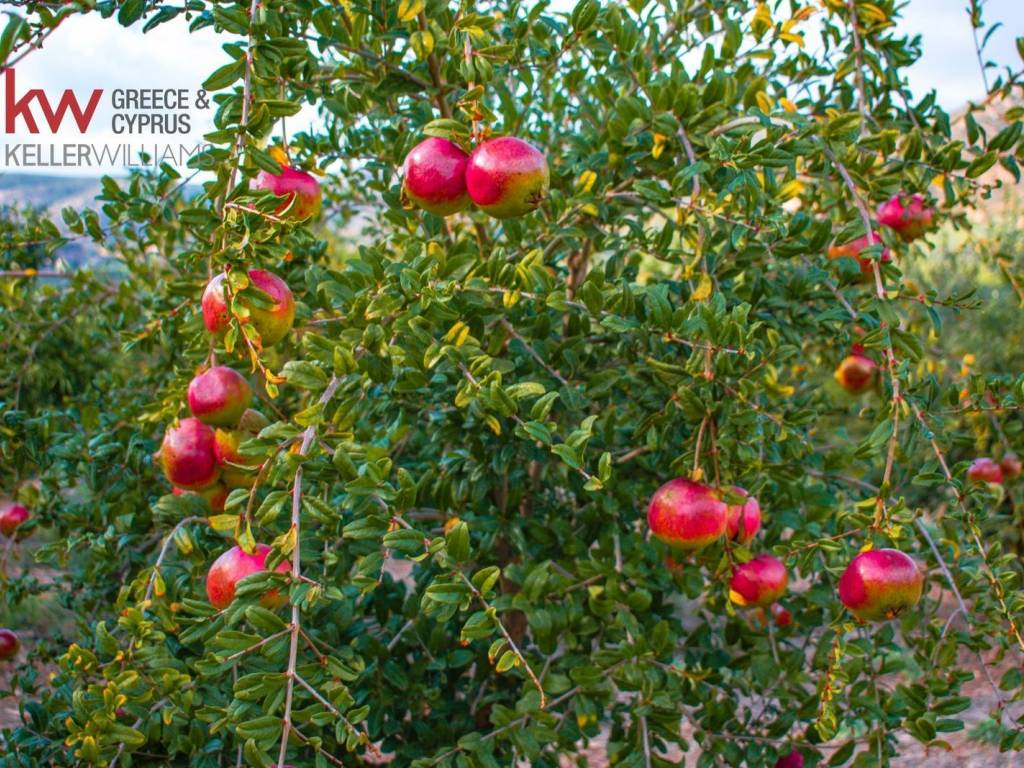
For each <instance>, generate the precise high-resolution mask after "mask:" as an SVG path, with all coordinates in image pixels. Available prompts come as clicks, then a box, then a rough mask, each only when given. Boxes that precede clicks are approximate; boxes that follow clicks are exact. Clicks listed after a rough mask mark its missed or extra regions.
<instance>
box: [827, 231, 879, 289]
mask: <svg viewBox="0 0 1024 768" xmlns="http://www.w3.org/2000/svg"><path fill="white" fill-rule="evenodd" d="M880 242H882V238H880V237H879V236H878V235H877V234H876V233H874V232H872V233H871V237H870V238H869V237H868V236H867V235H863V236H862V237H858V238H857V239H856V240H851V241H850V242H848V243H844V244H843V245H833V246H832V247H831V248H829V249H828V257H829V258H830V259H838V258H840V257H842V256H848V257H849V258H851V259H855V260H856V261H857V264H858V265H859V266H860V274H861V277H862V278H863V279H864V280H873V279H874V276H875V268H874V267H873V266H872V263H871V262H872V261H873V260H872V259H871V258H869V257H867V256H865V257H864V258H861V256H860V252H861V251H863V250H864V249H865V248H868V247H869V246H871V245H875V244H877V243H880ZM879 260H880V261H882V262H884V263H888V262H890V261H892V251H890V250H889V249H888V248H883V249H882V255H881V256H880V257H879Z"/></svg>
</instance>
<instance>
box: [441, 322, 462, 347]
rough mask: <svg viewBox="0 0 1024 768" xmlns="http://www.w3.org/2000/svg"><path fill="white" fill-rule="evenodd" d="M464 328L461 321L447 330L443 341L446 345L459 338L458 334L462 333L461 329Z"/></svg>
mask: <svg viewBox="0 0 1024 768" xmlns="http://www.w3.org/2000/svg"><path fill="white" fill-rule="evenodd" d="M465 327H466V324H465V323H464V322H462V321H461V320H458V321H456V323H455V325H453V326H452V327H451V328H449V329H448V333H446V334H445V335H444V340H445V341H446V342H447V343H448V344H451V343H452V342H454V341H455V339H457V338H458V337H459V334H460V333H462V329H463V328H465Z"/></svg>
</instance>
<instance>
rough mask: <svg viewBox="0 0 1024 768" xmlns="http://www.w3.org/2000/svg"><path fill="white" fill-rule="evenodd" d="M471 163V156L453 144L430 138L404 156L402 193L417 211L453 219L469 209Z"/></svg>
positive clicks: (452, 142) (433, 137)
mask: <svg viewBox="0 0 1024 768" xmlns="http://www.w3.org/2000/svg"><path fill="white" fill-rule="evenodd" d="M468 163H469V155H467V154H466V153H465V152H464V151H463V149H462V147H460V146H459V145H458V144H456V143H455V142H454V141H449V140H448V139H442V138H438V137H436V136H431V137H430V138H429V139H425V140H424V141H421V142H420V143H419V144H417V145H416V146H415V147H413V148H412V150H411V151H410V152H409V154H408V155H406V156H405V164H404V165H403V166H402V178H403V181H402V190H403V191H404V192H405V196H406V197H407V198H408V199H409V201H410V202H411V203H412V204H413V205H415V206H416V207H417V208H422V209H423V210H424V211H428V212H430V213H432V214H434V215H435V216H451V215H452V214H453V213H457V212H459V211H461V210H463V209H465V208H467V207H468V206H469V202H470V201H469V193H468V192H466V165H467V164H468Z"/></svg>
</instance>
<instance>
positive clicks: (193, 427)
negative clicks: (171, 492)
mask: <svg viewBox="0 0 1024 768" xmlns="http://www.w3.org/2000/svg"><path fill="white" fill-rule="evenodd" d="M157 456H158V457H159V460H160V466H161V468H162V469H163V471H164V476H165V477H166V478H167V479H168V480H169V481H170V483H171V485H176V486H177V487H179V488H182V489H184V490H186V491H199V490H202V489H203V488H208V487H209V486H211V485H213V484H214V483H215V482H217V479H218V478H219V477H220V467H219V466H217V459H216V457H215V456H214V454H213V429H211V428H210V427H208V426H207V425H206V424H203V422H201V421H200V420H199V419H197V418H194V417H192V418H188V419H182V420H181V421H180V422H179V423H178V424H176V425H175V424H172V425H171V426H169V427H168V428H167V431H166V432H165V433H164V442H163V445H161V446H160V452H159V453H158V454H157Z"/></svg>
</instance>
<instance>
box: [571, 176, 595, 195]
mask: <svg viewBox="0 0 1024 768" xmlns="http://www.w3.org/2000/svg"><path fill="white" fill-rule="evenodd" d="M596 182H597V174H596V173H594V172H593V171H584V172H583V173H581V174H580V177H579V178H578V179H576V189H578V190H579V191H580V192H590V190H592V189H593V188H594V184H595V183H596Z"/></svg>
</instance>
